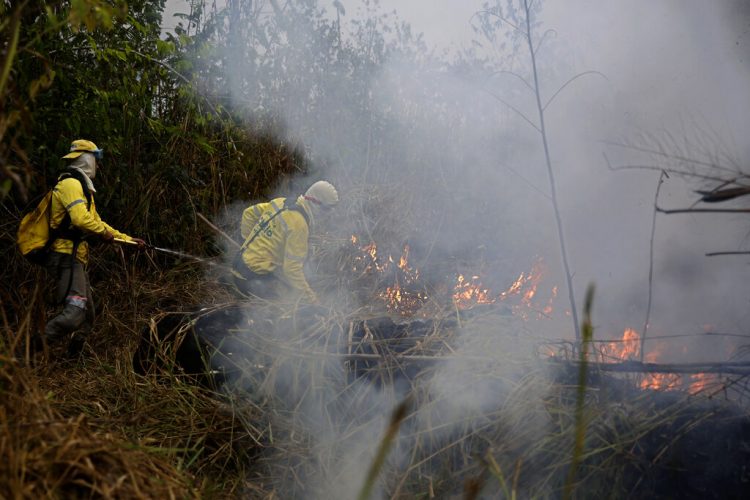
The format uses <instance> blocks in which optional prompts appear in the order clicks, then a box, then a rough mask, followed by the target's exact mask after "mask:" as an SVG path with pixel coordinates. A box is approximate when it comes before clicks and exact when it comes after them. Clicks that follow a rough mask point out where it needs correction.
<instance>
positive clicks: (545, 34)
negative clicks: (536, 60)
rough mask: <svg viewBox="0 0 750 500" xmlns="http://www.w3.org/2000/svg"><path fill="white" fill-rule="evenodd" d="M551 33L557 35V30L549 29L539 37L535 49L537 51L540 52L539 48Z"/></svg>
mask: <svg viewBox="0 0 750 500" xmlns="http://www.w3.org/2000/svg"><path fill="white" fill-rule="evenodd" d="M549 34H553V35H557V31H555V30H553V29H548V30H547V31H545V32H544V34H543V35H542V37H541V38H540V39H539V42H538V43H537V44H536V48H535V49H534V52H536V53H538V52H539V49H540V48H541V47H542V42H544V39H545V38H547V35H549Z"/></svg>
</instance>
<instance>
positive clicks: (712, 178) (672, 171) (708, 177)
mask: <svg viewBox="0 0 750 500" xmlns="http://www.w3.org/2000/svg"><path fill="white" fill-rule="evenodd" d="M608 167H609V169H610V170H613V171H616V170H655V171H657V172H661V171H664V172H667V173H669V174H675V175H683V176H685V177H695V178H697V179H703V180H707V181H715V182H724V180H725V179H722V178H721V177H715V176H712V175H702V174H696V173H695V172H685V171H684V170H678V169H676V168H663V167H657V166H655V165H637V164H634V165H618V166H613V165H608Z"/></svg>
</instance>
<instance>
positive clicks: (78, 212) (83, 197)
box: [37, 139, 145, 357]
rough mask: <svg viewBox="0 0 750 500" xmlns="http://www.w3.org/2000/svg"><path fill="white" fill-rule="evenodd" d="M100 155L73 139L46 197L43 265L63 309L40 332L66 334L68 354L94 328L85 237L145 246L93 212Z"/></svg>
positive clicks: (91, 146)
mask: <svg viewBox="0 0 750 500" xmlns="http://www.w3.org/2000/svg"><path fill="white" fill-rule="evenodd" d="M103 155H104V151H103V150H101V149H99V148H97V147H96V144H94V143H93V142H91V141H87V140H82V139H79V140H76V141H73V143H72V144H71V146H70V153H68V154H67V155H65V156H63V158H64V159H66V160H69V162H68V165H67V171H66V172H64V173H63V174H62V175H60V177H59V178H58V181H57V184H56V185H55V187H54V188H53V189H52V196H51V201H50V208H49V210H50V211H49V228H50V246H49V252H48V254H47V256H46V260H45V261H44V265H45V267H46V268H47V272H48V274H49V275H50V276H51V277H52V278H53V279H54V280H55V286H56V301H57V303H58V304H63V305H64V308H63V310H62V312H61V313H60V314H58V315H57V316H55V317H54V318H52V319H51V320H50V321H49V322H47V325H46V327H45V329H44V336H45V338H46V340H47V341H48V342H54V341H57V340H61V339H62V338H63V337H66V336H69V337H70V342H69V344H68V355H69V356H71V357H75V356H77V355H78V354H80V352H81V350H82V348H83V344H84V341H85V339H86V337H87V335H88V334H89V333H90V332H91V329H92V327H93V326H94V302H93V297H92V295H91V287H90V285H89V279H88V275H87V272H86V264H87V262H88V251H89V245H88V243H87V241H86V239H87V238H89V239H90V238H91V237H98V238H100V239H101V240H103V241H104V242H106V243H113V242H114V239H115V238H120V239H123V240H126V241H133V242H135V243H137V244H138V247H139V248H144V247H145V242H144V241H143V240H141V239H139V238H132V237H130V236H128V235H127V234H124V233H121V232H119V231H117V230H116V229H114V228H112V227H111V226H109V225H108V224H107V223H105V222H104V221H102V219H101V218H100V217H99V214H98V213H97V211H96V204H95V203H94V193H95V192H96V189H95V188H94V184H93V182H92V181H93V179H94V177H96V169H97V166H98V162H97V160H101V159H102V158H103ZM78 330H80V332H77V331H78ZM37 344H38V339H37Z"/></svg>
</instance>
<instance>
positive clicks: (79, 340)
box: [65, 335, 86, 359]
mask: <svg viewBox="0 0 750 500" xmlns="http://www.w3.org/2000/svg"><path fill="white" fill-rule="evenodd" d="M85 343H86V340H84V338H83V337H81V336H79V335H73V337H72V338H71V339H70V342H69V343H68V350H67V352H66V353H65V357H66V358H68V359H78V358H79V357H80V356H81V352H83V345H84V344H85Z"/></svg>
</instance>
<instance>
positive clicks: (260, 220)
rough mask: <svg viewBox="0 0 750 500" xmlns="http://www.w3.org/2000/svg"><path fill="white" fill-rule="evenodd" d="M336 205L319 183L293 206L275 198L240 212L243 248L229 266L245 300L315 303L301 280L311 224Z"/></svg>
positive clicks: (328, 188)
mask: <svg viewBox="0 0 750 500" xmlns="http://www.w3.org/2000/svg"><path fill="white" fill-rule="evenodd" d="M338 201H339V195H338V193H337V192H336V188H334V187H333V185H331V184H330V183H329V182H326V181H318V182H316V183H314V184H313V185H312V186H310V188H309V189H308V190H307V191H306V192H305V194H304V195H302V196H299V197H298V198H297V200H296V202H293V201H291V200H290V199H287V198H276V199H274V200H271V201H269V202H267V203H258V204H257V205H252V206H250V207H248V208H247V209H245V211H244V212H243V214H242V222H241V224H240V232H241V233H242V238H243V239H244V243H243V244H242V247H241V248H240V251H239V252H238V254H237V257H236V258H235V261H234V264H233V271H234V272H233V274H234V282H235V285H236V286H237V288H238V289H239V290H240V291H241V292H242V293H243V294H245V295H247V294H250V295H255V296H257V297H262V298H266V299H272V298H279V297H282V296H286V295H287V293H289V292H291V293H292V297H294V296H295V295H296V296H299V295H302V296H303V297H304V298H305V299H306V300H307V301H309V302H311V303H317V302H318V299H317V296H316V295H315V292H313V290H312V289H311V288H310V285H309V284H308V283H307V279H305V274H304V271H303V266H304V263H305V260H306V259H307V246H308V242H307V240H308V237H309V234H310V228H311V227H312V226H313V224H314V221H315V218H316V217H321V216H323V214H325V213H326V212H328V211H329V210H331V209H332V208H333V207H334V206H335V205H336V204H337V203H338Z"/></svg>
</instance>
